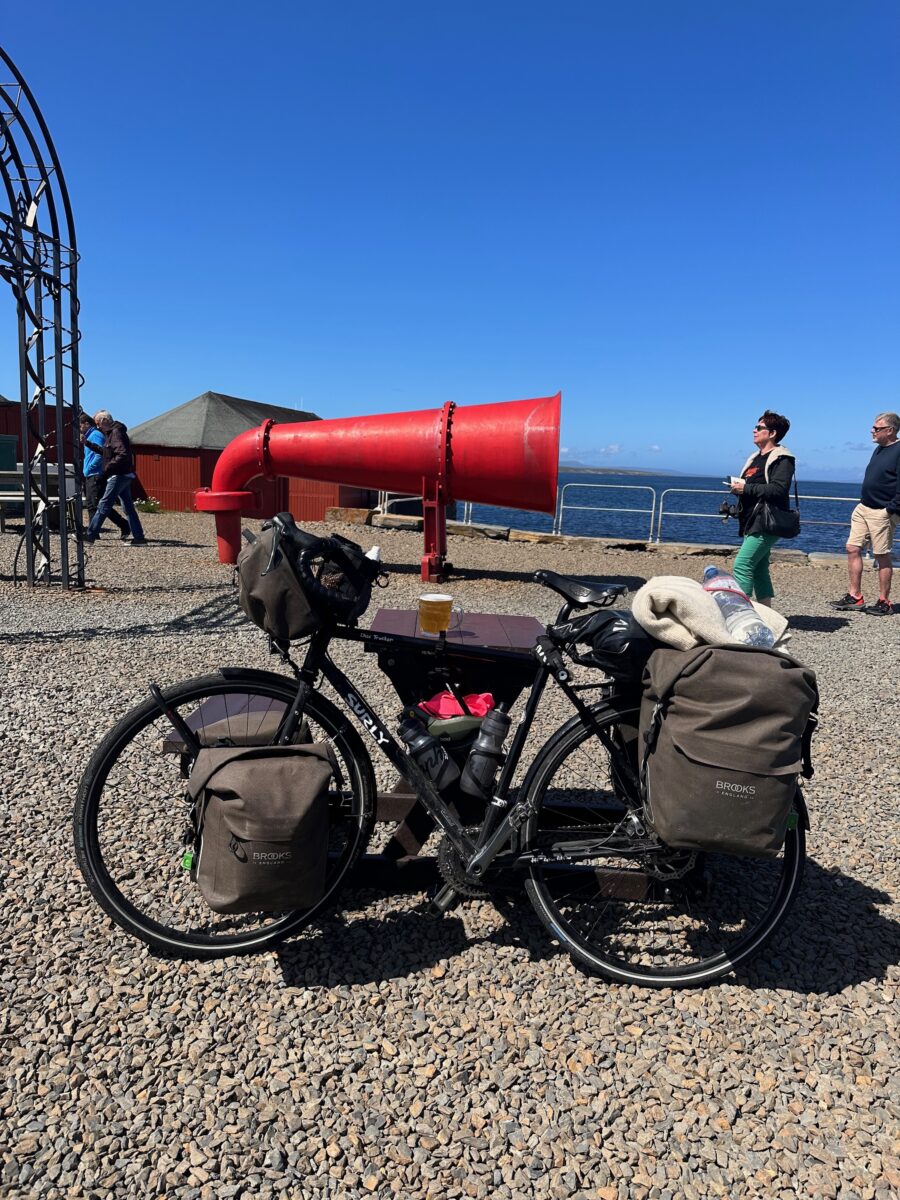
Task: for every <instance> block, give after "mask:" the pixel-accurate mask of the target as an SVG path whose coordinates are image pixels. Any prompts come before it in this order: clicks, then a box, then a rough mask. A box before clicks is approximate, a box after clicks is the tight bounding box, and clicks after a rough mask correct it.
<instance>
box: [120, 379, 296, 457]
mask: <svg viewBox="0 0 900 1200" xmlns="http://www.w3.org/2000/svg"><path fill="white" fill-rule="evenodd" d="M113 416H115V413H113ZM268 417H272V418H273V419H274V420H276V421H279V422H285V421H318V420H319V418H318V417H317V416H316V414H315V413H310V412H301V411H300V409H297V408H282V407H281V406H279V405H277V404H259V403H257V401H255V400H241V399H240V397H238V396H223V395H222V393H221V392H204V393H203V395H202V396H197V397H195V399H193V400H188V402H187V404H179V405H178V407H177V408H170V409H169V411H168V412H165V413H162V415H161V416H158V417H152V418H151V419H150V420H149V421H143V422H142V423H141V424H140V425H135V426H134V428H133V429H129V430H128V437H129V438H130V440H131V442H132V443H133V444H134V445H138V446H181V447H184V448H186V449H189V450H198V449H203V450H224V448H225V447H226V446H227V445H228V443H229V442H231V441H233V440H234V438H236V437H237V436H238V434H239V433H244V431H245V430H247V429H254V428H255V427H256V426H257V425H261V424H262V422H263V421H265V420H266V419H267V418H268Z"/></svg>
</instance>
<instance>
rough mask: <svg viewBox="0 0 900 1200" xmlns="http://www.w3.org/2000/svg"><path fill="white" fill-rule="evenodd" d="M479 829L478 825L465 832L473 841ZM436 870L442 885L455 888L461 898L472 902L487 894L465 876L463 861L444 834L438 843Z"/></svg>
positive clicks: (471, 826) (479, 885)
mask: <svg viewBox="0 0 900 1200" xmlns="http://www.w3.org/2000/svg"><path fill="white" fill-rule="evenodd" d="M479 828H480V827H479V826H478V825H470V826H468V827H467V828H466V830H465V832H466V833H467V834H468V836H469V837H470V838H472V840H473V841H474V840H475V838H476V837H477V836H478V832H479ZM437 869H438V871H439V872H440V875H441V879H443V881H444V883H448V884H449V885H450V887H452V888H455V889H456V891H457V892H459V894H460V895H461V896H468V897H470V898H471V899H473V900H483V899H484V898H485V897H486V896H487V895H488V894H489V893H488V892H487V891H486V890H485V888H484V887H483V886H482V885H481V884H478V883H476V882H475V881H474V880H473V879H470V878H469V877H468V876H467V875H466V870H465V865H464V864H463V860H462V859H461V858H460V856H459V854H458V853H457V851H456V849H455V847H454V846H453V843H452V842H451V841H450V839H449V838H448V837H447V835H446V834H444V836H443V837H442V838H441V840H440V841H439V842H438V848H437Z"/></svg>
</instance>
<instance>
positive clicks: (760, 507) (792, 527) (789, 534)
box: [748, 479, 800, 538]
mask: <svg viewBox="0 0 900 1200" xmlns="http://www.w3.org/2000/svg"><path fill="white" fill-rule="evenodd" d="M794 503H795V504H796V505H797V507H796V508H778V507H777V505H775V504H770V503H769V501H768V500H760V501H759V502H758V504H757V505H756V508H755V509H754V510H753V518H752V520H753V523H754V525H755V527H756V529H757V532H759V533H768V534H774V535H775V537H779V538H795V537H796V536H797V534H798V533H799V532H800V497H799V496H798V495H797V480H796V479H794ZM749 524H750V522H748V525H749Z"/></svg>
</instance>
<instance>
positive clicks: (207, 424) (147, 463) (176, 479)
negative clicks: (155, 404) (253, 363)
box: [113, 392, 374, 521]
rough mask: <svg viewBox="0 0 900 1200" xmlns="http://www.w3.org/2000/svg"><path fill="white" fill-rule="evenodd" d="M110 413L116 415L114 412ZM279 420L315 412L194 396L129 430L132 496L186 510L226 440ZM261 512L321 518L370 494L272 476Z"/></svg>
mask: <svg viewBox="0 0 900 1200" xmlns="http://www.w3.org/2000/svg"><path fill="white" fill-rule="evenodd" d="M113 415H115V414H113ZM269 417H271V418H273V419H274V420H276V421H278V422H279V423H288V422H291V423H295V422H298V421H318V420H320V418H319V417H317V416H316V415H315V413H309V412H301V411H299V410H298V409H295V408H281V407H278V406H276V405H272V404H258V403H256V402H255V401H253V400H241V399H240V398H239V397H237V396H224V395H222V394H221V393H220V392H204V393H203V395H202V396H197V397H196V399H194V400H189V401H188V402H187V403H186V404H181V405H179V406H178V407H177V408H172V409H170V410H169V411H168V412H165V413H163V414H162V415H161V416H159V417H153V418H152V419H151V420H149V421H144V422H143V423H142V424H141V425H135V426H134V428H133V429H129V431H128V436H129V437H130V439H131V445H132V450H133V451H134V460H135V470H136V472H137V482H138V484H139V486H138V487H136V488H135V489H134V490H135V494H136V495H137V496H154V497H155V498H156V499H157V500H158V501H159V502H160V504H161V505H162V506H163V508H167V509H170V510H174V511H176V512H189V511H192V510H193V507H194V492H195V491H196V490H197V488H199V487H209V486H210V484H211V483H212V476H213V469H214V467H215V465H216V461H217V460H218V457H219V455H220V454H221V452H222V451H223V450H224V449H225V447H226V446H227V445H228V443H229V442H231V441H232V440H233V439H234V438H236V437H237V436H238V434H240V433H243V432H244V431H245V430H247V429H255V428H257V427H258V426H259V425H261V424H262V422H263V421H265V420H266V419H267V418H269ZM265 497H266V504H265V511H264V512H263V514H262V515H263V516H266V517H271V516H274V515H275V513H277V512H290V513H293V514H294V516H295V517H296V518H297V520H298V521H321V520H324V518H325V510H326V509H327V508H332V507H334V506H341V507H348V508H356V507H362V508H367V507H370V506H371V505H372V504H373V503H374V493H372V492H369V491H366V490H364V489H362V488H355V487H345V486H344V485H343V484H338V483H319V482H317V481H315V480H311V479H275V480H272V481H271V482H269V483H267V484H266V485H265Z"/></svg>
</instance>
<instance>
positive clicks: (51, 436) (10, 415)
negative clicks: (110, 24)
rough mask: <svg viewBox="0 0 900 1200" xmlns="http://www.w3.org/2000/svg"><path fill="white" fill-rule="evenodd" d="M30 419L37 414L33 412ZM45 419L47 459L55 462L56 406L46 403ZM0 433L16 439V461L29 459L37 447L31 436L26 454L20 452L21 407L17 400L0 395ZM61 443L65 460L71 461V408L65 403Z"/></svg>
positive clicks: (35, 417)
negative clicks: (64, 449)
mask: <svg viewBox="0 0 900 1200" xmlns="http://www.w3.org/2000/svg"><path fill="white" fill-rule="evenodd" d="M31 419H32V421H35V420H36V419H37V414H36V413H33V414H32V417H31ZM45 419H46V423H47V429H46V437H47V461H48V462H52V463H55V462H56V406H55V405H53V404H49V403H48V404H47V405H46V408H45ZM0 434H2V435H3V437H4V438H7V437H14V438H15V439H16V462H17V463H20V462H22V461H23V459H24V458H27V460H28V461H30V460H31V457H32V455H33V454H34V452H35V449H36V448H37V443H36V442H35V440H34V439H33V438H30V439H29V441H30V442H31V445H30V446H29V448H28V454H27V455H26V456H23V454H22V407H21V405H20V404H19V402H18V400H7V398H6V397H5V396H0ZM63 444H64V445H65V448H66V452H65V455H64V458H65V461H66V462H71V461H72V409H71V408H70V407H69V405H68V404H67V405H66V406H65V408H64V409H63Z"/></svg>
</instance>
